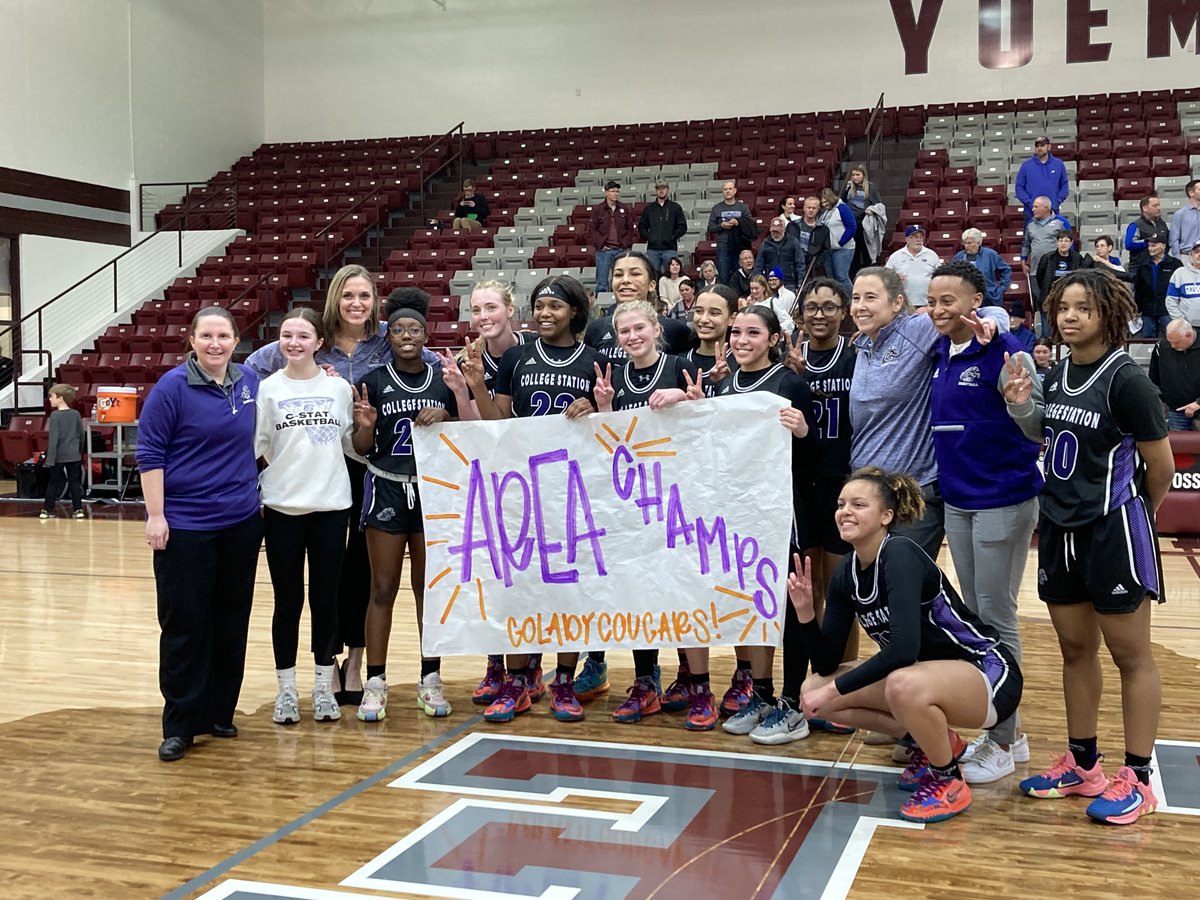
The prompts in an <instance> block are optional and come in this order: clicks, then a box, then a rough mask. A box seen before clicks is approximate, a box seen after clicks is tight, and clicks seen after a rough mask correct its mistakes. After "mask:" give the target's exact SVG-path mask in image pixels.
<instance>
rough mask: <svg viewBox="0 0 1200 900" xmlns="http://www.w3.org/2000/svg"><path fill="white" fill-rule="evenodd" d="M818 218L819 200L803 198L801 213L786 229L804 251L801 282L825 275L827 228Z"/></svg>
mask: <svg viewBox="0 0 1200 900" xmlns="http://www.w3.org/2000/svg"><path fill="white" fill-rule="evenodd" d="M820 216H821V198H820V197H805V198H804V206H803V213H802V214H801V216H800V218H799V219H796V220H795V221H793V222H791V223H789V224H788V227H787V230H788V234H791V235H792V236H793V237H795V238H796V239H797V240H798V241H800V249H801V250H803V251H804V259H805V274H804V275H802V276H801V280H803V279H804V278H805V277H807V278H809V279H812V278H816V277H817V276H818V275H824V274H825V262H826V260H827V259H829V228H828V227H827V226H825V225H822V224H821V220H820ZM739 296H740V295H739Z"/></svg>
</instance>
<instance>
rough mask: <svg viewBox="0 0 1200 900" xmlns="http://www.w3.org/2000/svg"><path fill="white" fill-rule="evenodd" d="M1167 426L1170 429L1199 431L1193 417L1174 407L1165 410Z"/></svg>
mask: <svg viewBox="0 0 1200 900" xmlns="http://www.w3.org/2000/svg"><path fill="white" fill-rule="evenodd" d="M1167 428H1168V430H1170V431H1200V428H1197V427H1196V420H1195V419H1193V418H1190V417H1188V416H1185V415H1184V414H1183V413H1181V412H1179V411H1178V410H1174V409H1168V410H1167Z"/></svg>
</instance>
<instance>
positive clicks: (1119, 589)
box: [1112, 584, 1129, 597]
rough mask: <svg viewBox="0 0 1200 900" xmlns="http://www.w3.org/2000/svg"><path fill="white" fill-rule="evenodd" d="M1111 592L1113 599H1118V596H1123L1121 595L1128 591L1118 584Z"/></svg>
mask: <svg viewBox="0 0 1200 900" xmlns="http://www.w3.org/2000/svg"><path fill="white" fill-rule="evenodd" d="M1112 592H1113V596H1114V597H1120V596H1123V595H1125V594H1128V593H1129V591H1127V590H1125V585H1123V584H1118V585H1117V586H1116V587H1115V588H1113V589H1112Z"/></svg>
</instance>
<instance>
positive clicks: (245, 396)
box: [242, 384, 254, 405]
mask: <svg viewBox="0 0 1200 900" xmlns="http://www.w3.org/2000/svg"><path fill="white" fill-rule="evenodd" d="M253 402H254V398H253V397H251V396H250V385H248V384H243V385H242V404H243V405H245V404H247V403H253Z"/></svg>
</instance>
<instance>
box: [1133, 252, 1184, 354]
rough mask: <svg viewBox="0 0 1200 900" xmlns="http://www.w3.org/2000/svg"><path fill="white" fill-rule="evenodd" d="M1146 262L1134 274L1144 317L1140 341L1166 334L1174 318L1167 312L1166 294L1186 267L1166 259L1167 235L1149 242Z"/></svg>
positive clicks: (1135, 299)
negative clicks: (1178, 273)
mask: <svg viewBox="0 0 1200 900" xmlns="http://www.w3.org/2000/svg"><path fill="white" fill-rule="evenodd" d="M1146 252H1147V256H1146V259H1145V260H1144V261H1143V262H1142V264H1141V265H1140V266H1138V267H1137V269H1135V270H1134V271H1133V273H1132V280H1133V300H1134V302H1135V303H1136V304H1137V308H1138V314H1139V315H1140V316H1141V317H1142V327H1141V329H1140V330H1139V331H1138V336H1139V337H1148V338H1152V337H1162V336H1163V335H1165V334H1166V333H1167V325H1168V324H1169V323H1170V321H1171V314H1170V313H1169V312H1167V290H1168V289H1169V288H1170V286H1171V277H1172V276H1173V275H1174V274H1175V271H1176V270H1177V269H1181V268H1182V267H1183V263H1181V262H1180V261H1179V260H1177V259H1176V258H1175V257H1173V256H1169V255H1167V238H1166V235H1162V234H1156V235H1152V236H1151V237H1150V239H1149V240H1148V241H1147V242H1146Z"/></svg>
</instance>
